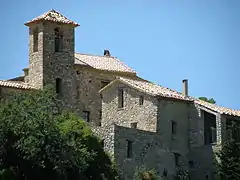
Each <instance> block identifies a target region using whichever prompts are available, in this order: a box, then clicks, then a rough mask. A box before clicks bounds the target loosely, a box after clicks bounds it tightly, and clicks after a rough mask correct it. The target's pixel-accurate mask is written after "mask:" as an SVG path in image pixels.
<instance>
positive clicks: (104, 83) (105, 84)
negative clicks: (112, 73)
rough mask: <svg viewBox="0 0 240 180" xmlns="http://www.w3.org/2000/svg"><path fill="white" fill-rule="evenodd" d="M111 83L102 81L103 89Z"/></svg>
mask: <svg viewBox="0 0 240 180" xmlns="http://www.w3.org/2000/svg"><path fill="white" fill-rule="evenodd" d="M108 84H109V81H101V89H102V88H104V87H105V86H107V85H108Z"/></svg>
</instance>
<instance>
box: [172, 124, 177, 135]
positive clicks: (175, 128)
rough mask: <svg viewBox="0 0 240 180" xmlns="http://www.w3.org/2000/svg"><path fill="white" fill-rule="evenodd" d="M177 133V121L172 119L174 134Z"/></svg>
mask: <svg viewBox="0 0 240 180" xmlns="http://www.w3.org/2000/svg"><path fill="white" fill-rule="evenodd" d="M175 134H177V123H176V122H174V121H172V135H175Z"/></svg>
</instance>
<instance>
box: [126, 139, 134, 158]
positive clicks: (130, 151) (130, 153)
mask: <svg viewBox="0 0 240 180" xmlns="http://www.w3.org/2000/svg"><path fill="white" fill-rule="evenodd" d="M132 144H133V142H132V141H130V140H127V157H128V158H131V157H132V155H133V154H132Z"/></svg>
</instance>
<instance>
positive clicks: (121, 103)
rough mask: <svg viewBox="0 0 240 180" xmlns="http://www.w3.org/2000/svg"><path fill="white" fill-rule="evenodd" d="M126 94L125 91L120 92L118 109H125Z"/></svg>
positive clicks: (120, 90)
mask: <svg viewBox="0 0 240 180" xmlns="http://www.w3.org/2000/svg"><path fill="white" fill-rule="evenodd" d="M123 95H124V92H123V89H119V90H118V108H123V107H124V97H123Z"/></svg>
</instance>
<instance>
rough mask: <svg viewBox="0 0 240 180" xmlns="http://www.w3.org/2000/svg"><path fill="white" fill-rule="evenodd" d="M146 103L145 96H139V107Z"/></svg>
mask: <svg viewBox="0 0 240 180" xmlns="http://www.w3.org/2000/svg"><path fill="white" fill-rule="evenodd" d="M143 101H144V96H139V105H140V106H142V105H143Z"/></svg>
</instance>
